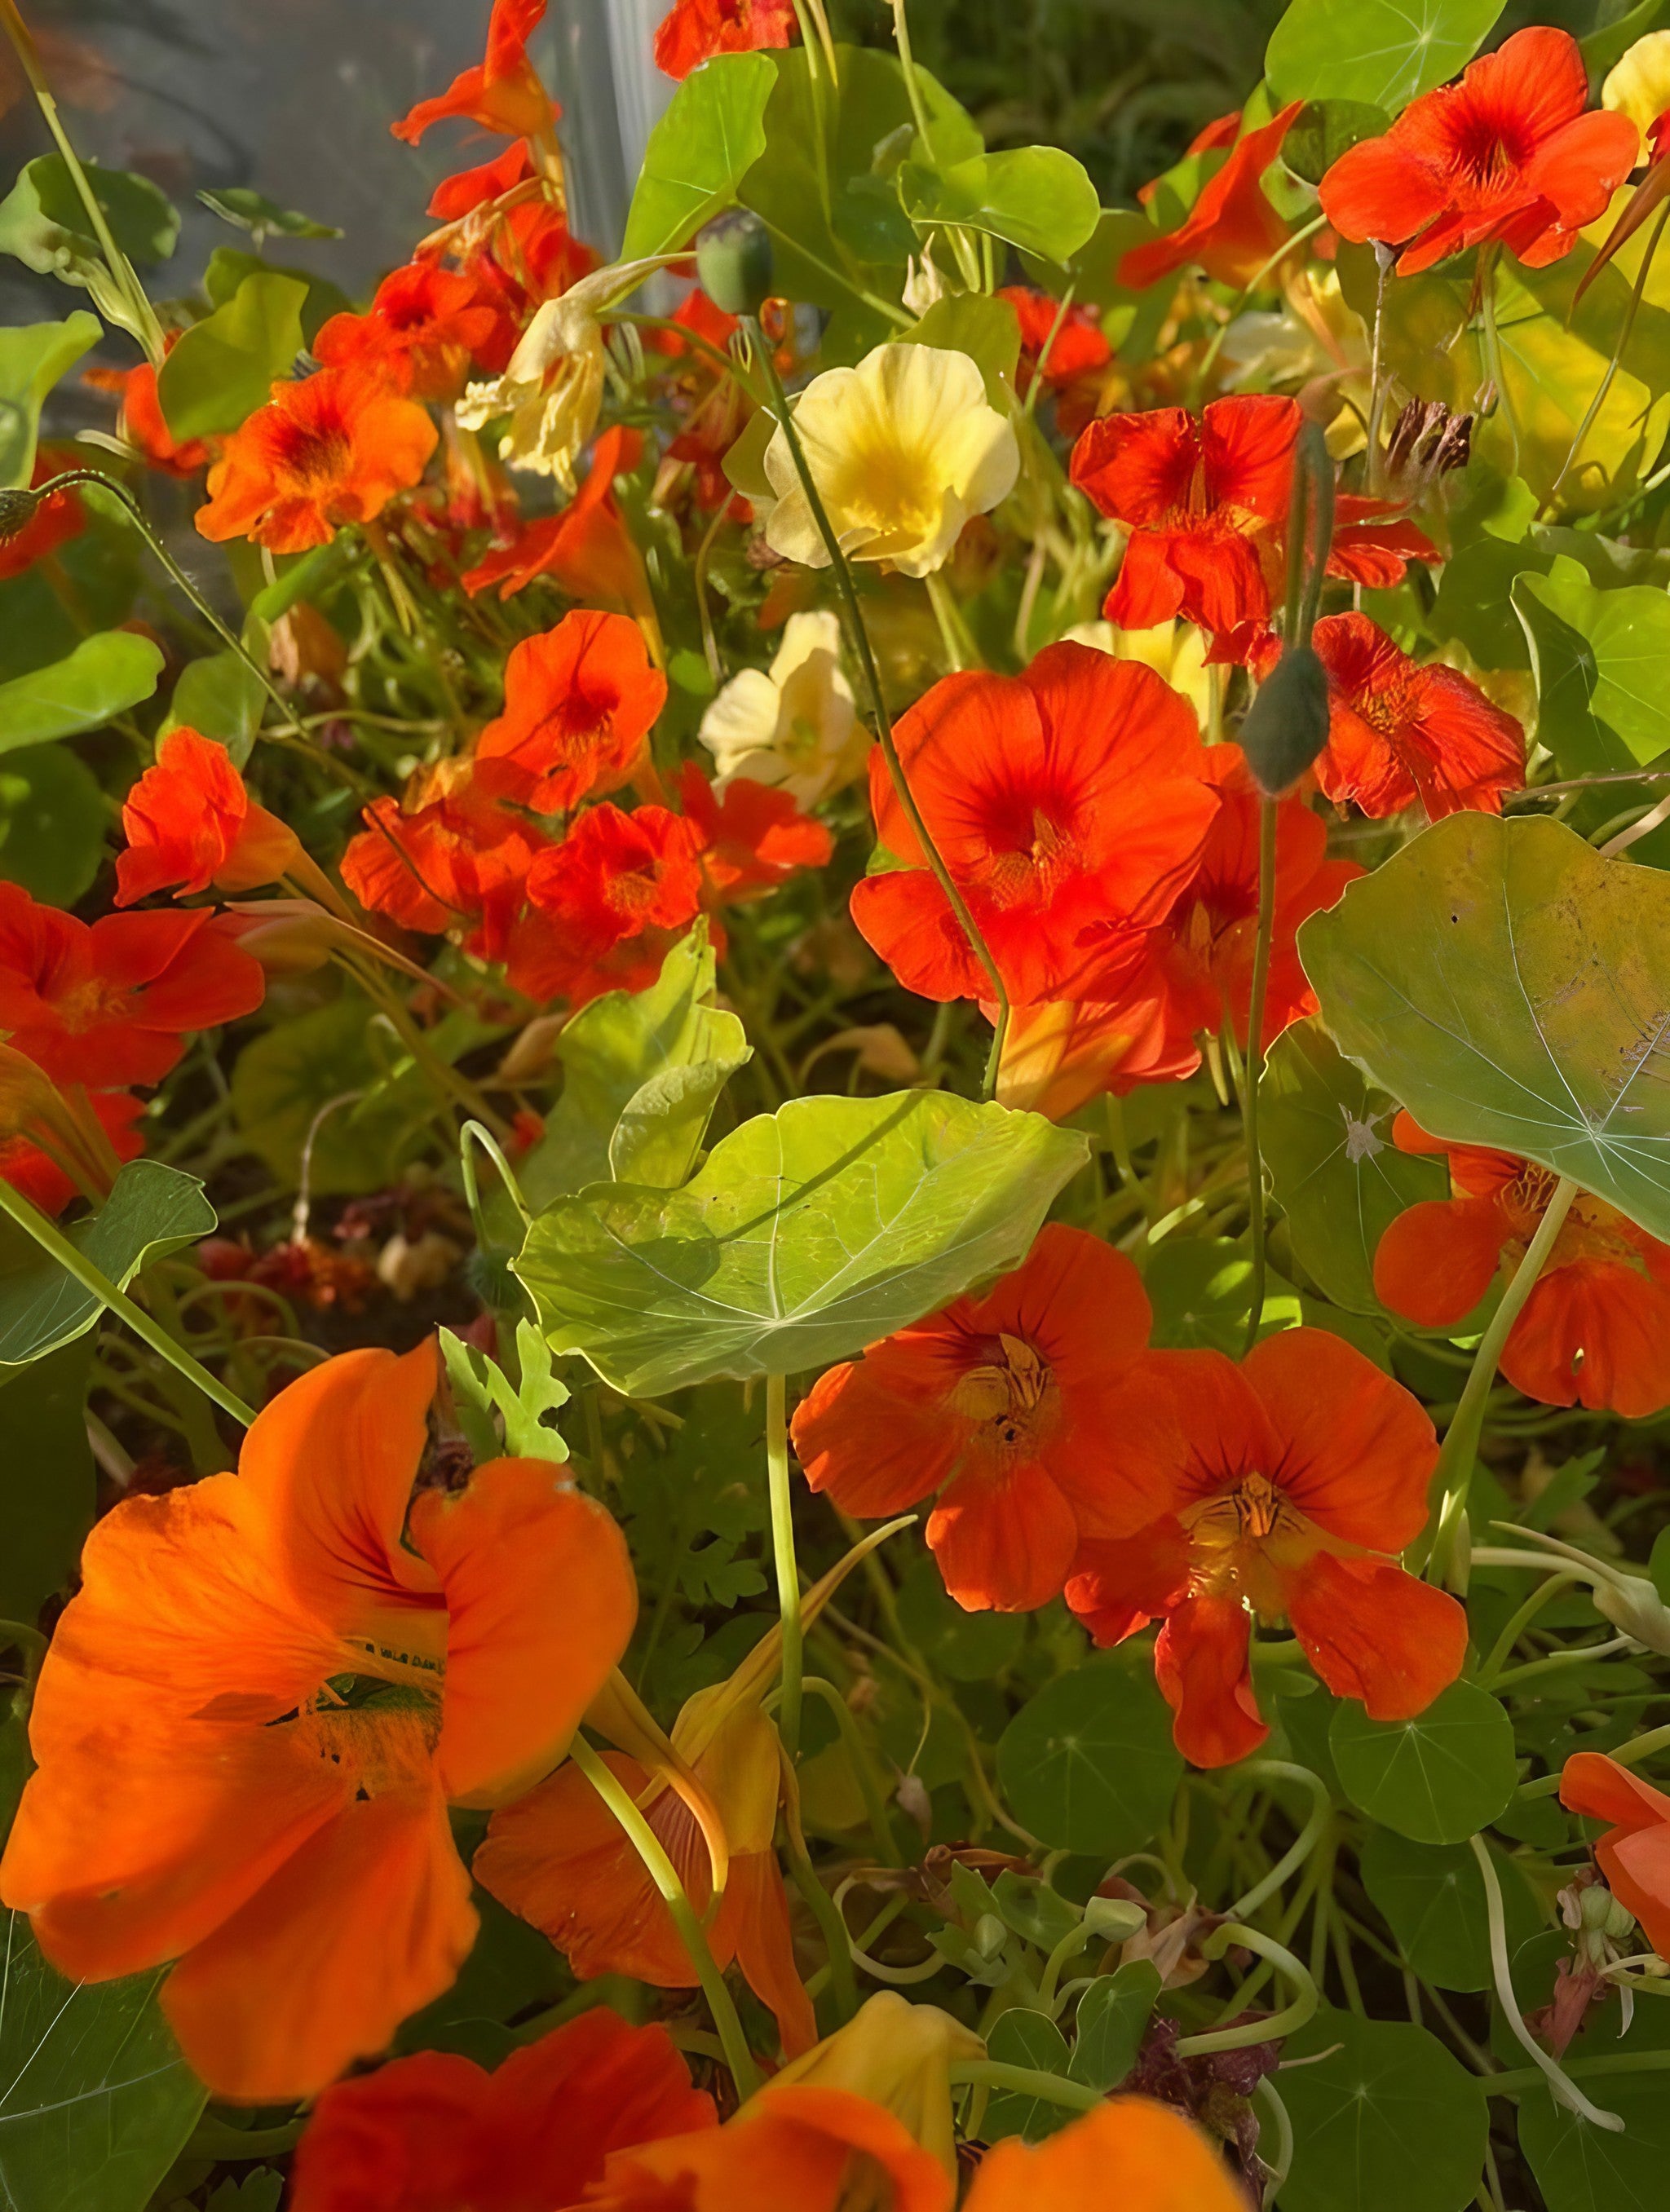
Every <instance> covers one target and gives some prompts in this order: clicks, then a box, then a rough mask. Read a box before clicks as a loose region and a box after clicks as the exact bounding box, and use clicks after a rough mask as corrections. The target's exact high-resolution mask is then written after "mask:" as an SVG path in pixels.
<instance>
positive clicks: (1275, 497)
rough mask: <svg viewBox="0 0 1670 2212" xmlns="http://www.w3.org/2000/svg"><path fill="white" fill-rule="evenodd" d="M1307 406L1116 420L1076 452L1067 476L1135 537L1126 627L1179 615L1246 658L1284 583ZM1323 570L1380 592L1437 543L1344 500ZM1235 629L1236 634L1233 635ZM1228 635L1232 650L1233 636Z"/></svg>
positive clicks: (1233, 405) (1272, 400) (1093, 431)
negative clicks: (1289, 511)
mask: <svg viewBox="0 0 1670 2212" xmlns="http://www.w3.org/2000/svg"><path fill="white" fill-rule="evenodd" d="M1301 420H1302V415H1301V410H1300V407H1299V403H1298V402H1297V399H1289V398H1282V397H1280V396H1279V395H1277V394H1273V393H1254V394H1253V395H1250V396H1248V397H1244V398H1243V397H1236V398H1229V399H1213V400H1210V401H1208V403H1207V404H1206V406H1205V410H1204V411H1203V412H1202V413H1201V414H1200V415H1199V416H1193V415H1191V414H1190V413H1189V412H1188V410H1187V408H1183V407H1160V408H1155V409H1153V410H1151V411H1149V412H1147V413H1145V414H1137V415H1108V416H1101V417H1100V418H1099V419H1098V420H1097V421H1096V422H1092V423H1091V424H1090V427H1089V428H1088V429H1086V431H1085V432H1084V435H1083V437H1082V438H1080V440H1079V441H1078V445H1077V446H1076V447H1074V448H1073V454H1072V481H1073V482H1074V483H1075V484H1077V485H1078V489H1080V490H1081V491H1082V492H1084V494H1085V495H1086V496H1087V497H1088V498H1089V499H1090V500H1091V501H1093V502H1094V504H1095V505H1096V506H1097V507H1100V508H1101V510H1102V513H1104V514H1108V515H1111V516H1113V517H1114V520H1116V521H1119V522H1123V523H1125V524H1126V526H1128V527H1129V529H1130V532H1131V538H1130V542H1129V544H1127V545H1126V549H1125V557H1124V559H1123V560H1122V561H1121V562H1120V570H1119V574H1118V575H1117V576H1116V577H1115V578H1114V586H1113V589H1112V590H1111V591H1110V592H1108V599H1107V602H1106V609H1105V611H1106V613H1107V615H1108V619H1109V620H1110V621H1112V622H1115V623H1118V624H1119V625H1120V628H1121V629H1154V628H1155V627H1156V626H1157V624H1159V623H1164V622H1170V621H1171V620H1172V619H1173V618H1174V617H1176V616H1178V615H1181V616H1182V617H1184V619H1185V620H1187V621H1188V622H1193V623H1199V626H1200V628H1201V629H1207V630H1211V631H1212V632H1213V633H1214V635H1216V636H1217V637H1218V640H1219V641H1220V644H1219V647H1218V649H1217V650H1216V652H1215V653H1214V655H1213V657H1215V658H1218V659H1223V658H1224V657H1225V651H1226V649H1227V650H1228V651H1229V652H1231V653H1233V655H1234V657H1235V658H1236V659H1244V658H1247V657H1248V654H1249V653H1251V652H1252V650H1254V648H1255V647H1256V646H1257V644H1258V642H1259V641H1260V638H1261V636H1262V634H1263V632H1264V630H1265V629H1266V626H1267V625H1268V623H1269V621H1270V617H1271V615H1272V611H1273V610H1274V608H1275V605H1276V603H1277V600H1278V598H1279V596H1280V592H1281V589H1282V584H1283V580H1284V575H1285V556H1284V552H1283V549H1282V538H1283V532H1284V527H1285V524H1286V520H1287V508H1288V499H1289V495H1290V489H1291V486H1292V480H1293V453H1294V447H1295V444H1296V441H1297V438H1298V435H1299V425H1300V422H1301ZM1334 521H1335V529H1334V534H1333V547H1332V549H1331V550H1330V552H1329V555H1328V563H1327V573H1328V574H1329V575H1330V576H1341V577H1345V578H1346V579H1347V580H1350V581H1351V582H1355V583H1360V584H1366V585H1369V586H1371V587H1373V588H1374V589H1375V590H1384V589H1387V588H1388V587H1389V586H1391V585H1393V584H1395V583H1396V582H1397V581H1398V580H1399V579H1400V577H1401V576H1402V574H1403V573H1404V570H1405V568H1406V566H1407V564H1408V563H1409V562H1411V561H1430V560H1434V559H1436V557H1437V556H1436V551H1435V549H1434V547H1433V545H1432V544H1431V542H1430V539H1429V538H1426V537H1425V536H1424V533H1423V532H1421V531H1419V530H1418V529H1417V528H1416V527H1415V526H1414V524H1413V523H1412V522H1410V521H1408V520H1406V519H1405V518H1404V517H1403V516H1401V515H1400V514H1399V513H1397V512H1396V510H1395V509H1390V508H1388V507H1384V506H1383V505H1382V504H1381V503H1380V502H1378V501H1374V500H1370V499H1363V498H1359V497H1357V496H1355V495H1351V494H1344V493H1342V494H1340V495H1339V496H1338V497H1337V498H1336V499H1335V501H1334ZM1237 634H1239V635H1237ZM1225 641H1227V646H1226V644H1225Z"/></svg>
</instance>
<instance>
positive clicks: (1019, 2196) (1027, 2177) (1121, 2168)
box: [963, 2097, 1247, 2212]
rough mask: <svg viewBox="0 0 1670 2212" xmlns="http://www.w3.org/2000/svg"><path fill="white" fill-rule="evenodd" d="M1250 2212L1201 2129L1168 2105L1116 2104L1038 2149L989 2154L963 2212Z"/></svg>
mask: <svg viewBox="0 0 1670 2212" xmlns="http://www.w3.org/2000/svg"><path fill="white" fill-rule="evenodd" d="M1108 2203H1116V2204H1117V2205H1118V2207H1119V2212H1245V2207H1246V2204H1247V2198H1246V2196H1245V2194H1244V2192H1243V2191H1242V2190H1241V2189H1240V2188H1239V2187H1237V2185H1236V2181H1235V2179H1234V2177H1233V2176H1232V2174H1231V2172H1230V2168H1229V2166H1227V2165H1226V2164H1225V2162H1224V2160H1223V2159H1222V2158H1221V2157H1220V2156H1219V2154H1218V2152H1217V2151H1216V2150H1214V2149H1213V2148H1212V2144H1211V2142H1209V2141H1208V2139H1207V2138H1206V2136H1205V2135H1204V2134H1203V2133H1202V2132H1201V2130H1199V2128H1197V2127H1195V2126H1193V2125H1192V2124H1191V2123H1190V2122H1189V2121H1187V2120H1186V2119H1185V2118H1183V2116H1182V2114H1181V2112H1176V2111H1175V2110H1174V2109H1173V2108H1172V2107H1171V2106H1169V2105H1158V2104H1155V2103H1153V2102H1152V2101H1151V2100H1150V2099H1148V2098H1146V2097H1116V2098H1114V2100H1113V2102H1112V2103H1111V2104H1107V2105H1103V2106H1101V2107H1100V2108H1099V2109H1098V2110H1097V2111H1096V2112H1087V2113H1086V2114H1085V2115H1084V2118H1083V2119H1082V2120H1075V2121H1074V2122H1073V2123H1072V2126H1071V2127H1067V2128H1064V2129H1063V2130H1061V2132H1060V2135H1057V2136H1051V2137H1050V2139H1049V2141H1048V2142H1044V2143H1040V2144H1038V2145H1037V2146H1036V2148H1030V2147H1029V2146H1028V2145H1026V2144H1023V2143H1022V2142H1018V2141H1017V2139H1016V2138H1015V2137H1013V2136H1011V2137H1010V2138H1009V2139H1008V2140H1007V2141H1006V2142H1000V2143H999V2144H998V2146H997V2148H995V2149H994V2150H991V2151H988V2152H987V2154H986V2157H985V2159H984V2160H983V2161H982V2162H981V2169H980V2172H978V2173H977V2174H976V2175H975V2185H974V2187H973V2188H972V2189H971V2190H970V2191H969V2200H968V2203H967V2204H966V2205H965V2206H964V2208H963V2212H1101V2207H1102V2206H1103V2205H1105V2204H1108Z"/></svg>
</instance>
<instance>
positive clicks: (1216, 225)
mask: <svg viewBox="0 0 1670 2212" xmlns="http://www.w3.org/2000/svg"><path fill="white" fill-rule="evenodd" d="M1303 105H1304V103H1303V100H1292V101H1290V103H1289V105H1288V106H1285V107H1284V108H1283V109H1282V110H1281V111H1280V112H1279V113H1278V114H1276V115H1272V117H1271V118H1270V120H1269V122H1268V123H1265V124H1261V125H1260V126H1259V128H1258V129H1257V130H1256V131H1248V133H1247V135H1246V137H1244V138H1242V139H1241V140H1240V141H1239V142H1238V143H1236V144H1235V145H1233V146H1232V147H1231V149H1230V153H1229V155H1228V156H1227V157H1226V159H1225V161H1224V166H1223V167H1222V168H1220V169H1219V170H1218V172H1217V173H1216V175H1214V176H1212V177H1209V178H1208V179H1207V180H1206V182H1205V184H1204V185H1202V186H1201V188H1200V194H1199V198H1198V199H1197V200H1196V201H1195V203H1194V205H1193V207H1192V208H1191V209H1190V210H1189V211H1188V214H1187V216H1186V217H1185V218H1184V220H1183V221H1182V222H1181V223H1180V224H1179V225H1178V227H1177V228H1176V229H1175V230H1170V231H1167V232H1166V233H1165V234H1163V236H1161V237H1159V238H1155V239H1150V240H1146V241H1145V243H1144V244H1142V245H1140V246H1132V247H1131V248H1130V249H1129V251H1128V252H1126V253H1124V254H1122V255H1121V256H1120V264H1119V273H1118V281H1119V283H1121V284H1123V285H1126V286H1127V287H1128V288H1129V289H1131V290H1132V291H1133V292H1140V291H1142V290H1144V289H1145V288H1146V287H1147V286H1148V285H1150V284H1152V283H1157V281H1158V280H1159V279H1160V278H1161V277H1162V276H1170V275H1171V274H1172V273H1173V271H1174V270H1178V269H1186V268H1187V267H1189V266H1190V265H1193V266H1196V267H1199V268H1201V269H1204V270H1205V272H1206V274H1207V276H1212V277H1215V278H1216V279H1217V280H1218V283H1221V284H1233V285H1235V286H1236V288H1237V289H1239V288H1240V287H1242V286H1244V285H1247V284H1250V283H1252V281H1253V279H1254V277H1255V276H1258V274H1259V273H1260V270H1265V269H1266V268H1267V267H1268V266H1269V264H1270V262H1271V261H1272V258H1274V256H1275V255H1276V254H1277V253H1278V252H1279V251H1280V249H1281V246H1282V245H1283V243H1284V240H1285V239H1286V237H1287V235H1288V226H1287V224H1286V223H1284V222H1283V221H1282V219H1281V217H1280V216H1278V214H1277V212H1276V210H1275V209H1274V208H1272V206H1271V204H1270V203H1269V201H1268V200H1267V199H1266V197H1265V193H1264V188H1263V185H1261V184H1260V178H1261V177H1262V176H1263V175H1264V173H1265V171H1266V169H1267V168H1268V167H1270V164H1271V163H1272V161H1274V160H1275V158H1276V156H1277V155H1278V154H1279V153H1280V152H1281V149H1282V141H1283V140H1284V138H1285V137H1286V136H1287V134H1288V131H1290V129H1291V127H1292V124H1293V118H1294V117H1295V116H1296V115H1297V113H1298V112H1299V110H1300V108H1301V107H1302V106H1303Z"/></svg>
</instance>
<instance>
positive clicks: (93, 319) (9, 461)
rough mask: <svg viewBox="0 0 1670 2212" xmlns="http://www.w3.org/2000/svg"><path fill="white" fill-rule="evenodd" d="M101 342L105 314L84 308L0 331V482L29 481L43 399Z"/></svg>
mask: <svg viewBox="0 0 1670 2212" xmlns="http://www.w3.org/2000/svg"><path fill="white" fill-rule="evenodd" d="M98 342H99V319H98V317H97V316H96V315H89V314H88V312H87V310H86V309H85V308H84V307H77V308H76V312H75V313H74V314H72V315H66V316H65V317H64V320H63V321H62V322H61V323H22V324H17V325H14V326H13V327H12V328H11V329H9V330H3V331H0V486H8V485H13V484H27V483H28V481H29V477H30V472H31V471H33V467H34V461H35V441H36V437H37V435H38V433H39V428H40V409H41V404H42V402H43V401H44V400H45V399H46V395H47V393H48V392H50V391H51V390H52V386H54V385H55V384H56V383H57V382H58V379H59V378H60V377H61V376H64V374H66V373H67V372H68V371H69V370H70V369H72V368H74V367H75V365H76V362H78V361H79V360H80V359H81V358H82V355H83V354H85V353H86V352H87V351H88V349H89V348H90V347H93V346H95V345H96V344H97V343H98Z"/></svg>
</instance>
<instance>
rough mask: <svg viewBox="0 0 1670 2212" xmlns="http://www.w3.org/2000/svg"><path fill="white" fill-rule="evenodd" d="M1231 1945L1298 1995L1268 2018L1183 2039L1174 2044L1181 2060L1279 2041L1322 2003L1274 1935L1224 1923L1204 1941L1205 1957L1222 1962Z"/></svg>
mask: <svg viewBox="0 0 1670 2212" xmlns="http://www.w3.org/2000/svg"><path fill="white" fill-rule="evenodd" d="M1232 1944H1234V1945H1237V1946H1239V1948H1241V1949H1242V1950H1246V1951H1255V1952H1257V1954H1258V1955H1259V1957H1260V1959H1267V1960H1269V1962H1270V1964H1271V1965H1272V1966H1273V1967H1274V1968H1275V1969H1276V1972H1278V1974H1280V1975H1283V1976H1284V1978H1286V1979H1287V1980H1288V1981H1289V1982H1290V1983H1291V1984H1292V1986H1293V1988H1294V1989H1295V1990H1296V1991H1297V1996H1295V1997H1294V1999H1293V2001H1292V2002H1291V2003H1290V2004H1288V2005H1284V2007H1283V2008H1282V2009H1281V2011H1280V2012H1272V2014H1271V2015H1269V2016H1268V2018H1267V2019H1265V2020H1251V2021H1246V2022H1245V2023H1244V2025H1242V2027H1218V2028H1213V2029H1212V2030H1211V2031H1209V2033H1206V2034H1205V2035H1186V2036H1184V2037H1183V2038H1182V2039H1181V2041H1180V2042H1179V2043H1178V2045H1177V2056H1178V2057H1180V2058H1195V2057H1205V2055H1206V2054H1207V2053H1208V2052H1209V2051H1243V2050H1245V2049H1246V2048H1247V2047H1248V2045H1251V2044H1255V2043H1277V2042H1279V2041H1280V2039H1281V2038H1282V2037H1283V2036H1284V2035H1291V2034H1293V2033H1295V2032H1296V2030H1297V2029H1299V2028H1302V2027H1303V2026H1304V2024H1305V2022H1306V2021H1308V2020H1309V2018H1310V2016H1311V2015H1312V2014H1313V2013H1314V2012H1315V2009H1316V2007H1317V2005H1318V2004H1319V2002H1321V1998H1320V1996H1319V1994H1318V1991H1317V1988H1316V1984H1315V1980H1314V1979H1313V1978H1312V1977H1311V1975H1310V1973H1309V1972H1308V1970H1307V1969H1306V1968H1305V1967H1304V1966H1301V1964H1300V1963H1299V1961H1298V1960H1297V1959H1296V1958H1295V1957H1294V1955H1293V1954H1292V1953H1291V1952H1290V1950H1288V1949H1286V1948H1284V1946H1283V1945H1282V1944H1280V1943H1278V1942H1277V1941H1276V1939H1275V1937H1274V1936H1266V1935H1265V1934H1264V1932H1263V1930H1262V1929H1258V1928H1248V1927H1247V1926H1245V1925H1244V1924H1243V1923H1242V1922H1240V1921H1238V1920H1226V1921H1224V1923H1222V1925H1221V1926H1219V1927H1218V1929H1216V1930H1215V1931H1214V1933H1213V1935H1212V1937H1211V1938H1210V1940H1209V1941H1208V1942H1207V1943H1206V1945H1205V1955H1206V1957H1207V1958H1209V1959H1221V1958H1222V1957H1223V1955H1224V1952H1225V1951H1227V1950H1228V1949H1229V1948H1230V1946H1231V1945H1232Z"/></svg>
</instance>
